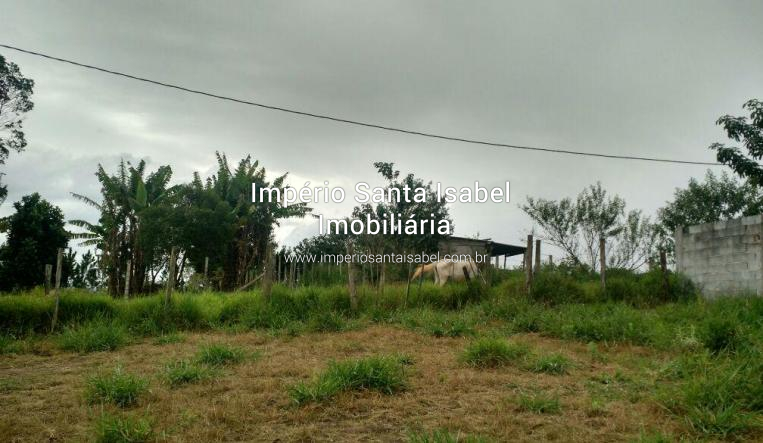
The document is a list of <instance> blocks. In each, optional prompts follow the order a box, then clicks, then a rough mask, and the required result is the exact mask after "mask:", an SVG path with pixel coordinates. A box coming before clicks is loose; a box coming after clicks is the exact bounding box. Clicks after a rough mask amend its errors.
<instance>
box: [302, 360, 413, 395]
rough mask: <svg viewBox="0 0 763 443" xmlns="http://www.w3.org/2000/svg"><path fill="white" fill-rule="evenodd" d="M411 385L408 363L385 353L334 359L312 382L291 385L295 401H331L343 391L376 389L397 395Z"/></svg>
mask: <svg viewBox="0 0 763 443" xmlns="http://www.w3.org/2000/svg"><path fill="white" fill-rule="evenodd" d="M406 387H407V381H406V372H405V365H404V362H403V361H401V359H400V358H399V357H395V356H381V357H367V358H361V359H350V360H344V361H339V362H336V361H332V362H330V363H329V365H328V368H327V369H326V370H325V371H323V372H321V373H320V374H318V375H317V376H316V377H315V378H314V379H313V380H312V381H310V382H307V383H305V382H301V383H298V384H296V385H293V386H291V387H290V388H289V395H290V396H291V398H292V400H293V401H294V403H296V404H298V405H301V404H304V403H309V402H320V401H324V400H327V399H329V398H331V397H333V396H334V395H336V394H338V393H339V392H342V391H360V390H374V391H379V392H381V393H383V394H393V393H395V392H398V391H401V390H404V389H405V388H406Z"/></svg>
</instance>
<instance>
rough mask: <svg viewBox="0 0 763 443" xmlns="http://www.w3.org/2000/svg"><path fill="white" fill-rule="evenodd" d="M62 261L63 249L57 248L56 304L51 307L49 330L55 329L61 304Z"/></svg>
mask: <svg viewBox="0 0 763 443" xmlns="http://www.w3.org/2000/svg"><path fill="white" fill-rule="evenodd" d="M63 261H64V249H63V248H58V256H57V257H56V289H55V295H56V304H55V306H54V307H53V320H52V321H51V322H50V332H53V331H55V330H56V323H58V307H59V305H60V304H61V264H62V263H63Z"/></svg>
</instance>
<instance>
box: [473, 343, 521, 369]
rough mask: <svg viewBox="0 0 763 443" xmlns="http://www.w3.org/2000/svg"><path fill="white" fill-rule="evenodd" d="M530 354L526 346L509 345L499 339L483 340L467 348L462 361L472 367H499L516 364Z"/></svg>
mask: <svg viewBox="0 0 763 443" xmlns="http://www.w3.org/2000/svg"><path fill="white" fill-rule="evenodd" d="M529 352H530V350H529V348H528V347H527V346H526V345H524V344H519V343H509V342H507V341H505V340H502V339H499V338H481V339H478V340H475V341H473V342H472V343H470V344H469V345H468V346H467V347H466V350H465V351H464V353H463V354H462V355H461V360H462V361H464V362H465V363H467V364H469V365H471V366H477V367H483V368H484V367H497V366H502V365H505V364H508V363H511V362H515V361H516V360H518V359H520V358H523V357H525V356H526V355H527V354H528V353H529Z"/></svg>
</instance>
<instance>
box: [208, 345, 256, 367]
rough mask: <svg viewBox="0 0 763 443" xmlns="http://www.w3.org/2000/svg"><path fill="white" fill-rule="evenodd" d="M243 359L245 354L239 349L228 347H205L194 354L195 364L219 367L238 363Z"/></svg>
mask: <svg viewBox="0 0 763 443" xmlns="http://www.w3.org/2000/svg"><path fill="white" fill-rule="evenodd" d="M245 357H246V352H245V351H244V350H243V349H241V348H236V347H232V346H228V345H206V346H202V348H201V349H199V351H198V352H197V353H196V362H197V363H201V364H204V365H208V366H213V367H219V366H227V365H232V364H236V363H240V362H241V361H243V360H244V358H245Z"/></svg>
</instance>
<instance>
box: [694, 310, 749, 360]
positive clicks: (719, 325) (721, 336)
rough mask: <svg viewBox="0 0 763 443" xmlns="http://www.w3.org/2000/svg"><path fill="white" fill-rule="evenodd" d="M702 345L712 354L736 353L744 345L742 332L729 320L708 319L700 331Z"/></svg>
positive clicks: (736, 323)
mask: <svg viewBox="0 0 763 443" xmlns="http://www.w3.org/2000/svg"><path fill="white" fill-rule="evenodd" d="M700 339H701V340H702V344H703V345H704V346H705V347H706V348H707V349H708V350H709V351H710V352H712V353H714V354H719V353H721V352H736V351H737V350H738V349H740V348H742V347H744V345H745V344H746V340H745V336H744V332H743V331H742V328H741V326H740V325H739V323H738V322H737V321H735V320H732V319H730V318H719V317H711V318H708V319H707V320H706V321H705V322H704V323H703V324H702V328H701V330H700Z"/></svg>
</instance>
